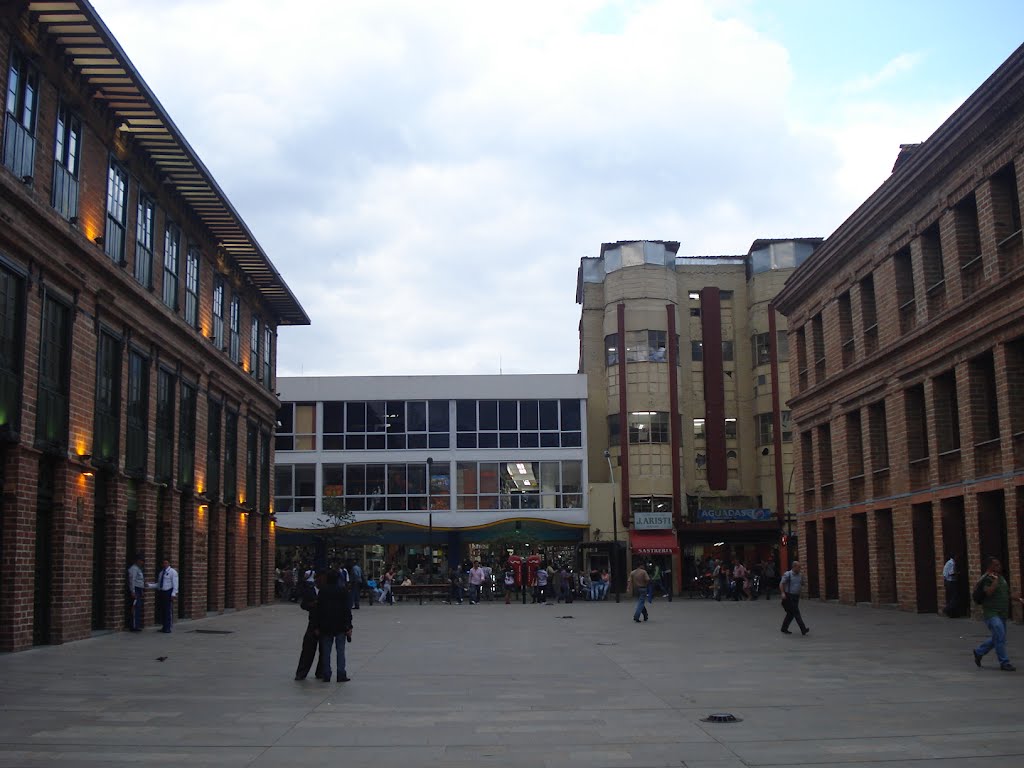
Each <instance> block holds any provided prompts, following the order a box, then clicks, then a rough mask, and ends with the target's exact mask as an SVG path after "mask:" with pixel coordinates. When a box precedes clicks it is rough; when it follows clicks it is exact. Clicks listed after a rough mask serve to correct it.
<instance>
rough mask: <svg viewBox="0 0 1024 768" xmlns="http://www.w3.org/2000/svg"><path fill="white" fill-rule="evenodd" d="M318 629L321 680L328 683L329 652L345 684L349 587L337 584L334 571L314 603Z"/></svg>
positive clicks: (329, 574)
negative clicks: (335, 653) (333, 656)
mask: <svg viewBox="0 0 1024 768" xmlns="http://www.w3.org/2000/svg"><path fill="white" fill-rule="evenodd" d="M316 617H317V627H318V628H319V631H320V663H321V664H322V665H323V675H322V676H321V677H320V679H321V680H322V681H323V682H325V683H329V682H330V681H331V651H332V649H335V648H336V649H337V653H338V682H339V683H344V682H347V681H348V679H349V677H348V675H347V674H346V672H345V643H346V642H351V640H352V608H351V606H350V601H349V595H348V588H347V587H342V586H339V585H338V573H337V571H330V572H328V574H327V577H326V579H325V580H324V585H323V588H322V589H321V590H320V594H319V595H318V596H317V601H316Z"/></svg>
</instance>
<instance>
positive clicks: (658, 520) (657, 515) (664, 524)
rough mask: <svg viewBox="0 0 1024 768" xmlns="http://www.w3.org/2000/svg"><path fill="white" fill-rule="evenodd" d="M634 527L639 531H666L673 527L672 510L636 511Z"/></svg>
mask: <svg viewBox="0 0 1024 768" xmlns="http://www.w3.org/2000/svg"><path fill="white" fill-rule="evenodd" d="M633 527H634V528H635V529H636V530H638V531H664V530H671V528H672V513H671V512H634V513H633Z"/></svg>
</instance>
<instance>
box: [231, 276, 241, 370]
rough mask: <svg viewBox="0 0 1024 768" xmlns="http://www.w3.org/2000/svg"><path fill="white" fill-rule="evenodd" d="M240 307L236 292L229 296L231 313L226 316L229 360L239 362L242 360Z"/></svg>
mask: <svg viewBox="0 0 1024 768" xmlns="http://www.w3.org/2000/svg"><path fill="white" fill-rule="evenodd" d="M241 315H242V309H241V305H240V301H239V298H238V294H237V293H236V294H234V295H233V296H232V297H231V314H230V315H229V316H228V333H229V337H228V339H229V343H230V346H231V350H230V352H231V362H233V363H235V364H236V365H237V364H240V363H241V362H242V349H241V347H242V345H241V340H240V334H241V331H242V318H241Z"/></svg>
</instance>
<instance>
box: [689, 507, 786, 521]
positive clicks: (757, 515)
mask: <svg viewBox="0 0 1024 768" xmlns="http://www.w3.org/2000/svg"><path fill="white" fill-rule="evenodd" d="M774 519H775V518H774V516H773V515H772V511H771V510H770V509H761V508H756V509H700V510H698V511H697V520H699V521H700V522H702V523H725V522H732V521H735V520H745V521H763V520H774Z"/></svg>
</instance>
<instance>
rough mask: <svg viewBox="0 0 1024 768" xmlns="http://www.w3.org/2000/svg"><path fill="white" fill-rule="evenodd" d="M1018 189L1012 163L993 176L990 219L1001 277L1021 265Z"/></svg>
mask: <svg viewBox="0 0 1024 768" xmlns="http://www.w3.org/2000/svg"><path fill="white" fill-rule="evenodd" d="M1018 190H1019V188H1018V186H1017V169H1016V167H1015V166H1014V164H1013V163H1012V162H1011V163H1008V164H1006V165H1004V166H1003V167H1002V168H1000V169H999V170H998V171H996V172H995V173H994V174H993V175H992V179H991V191H992V217H993V219H994V225H995V236H996V253H997V255H998V257H999V271H1000V273H1001V274H1006V273H1007V272H1009V271H1011V270H1013V269H1016V268H1017V267H1019V266H1020V265H1021V264H1022V263H1024V240H1022V239H1021V236H1022V232H1021V216H1020V192H1019V191H1018Z"/></svg>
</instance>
